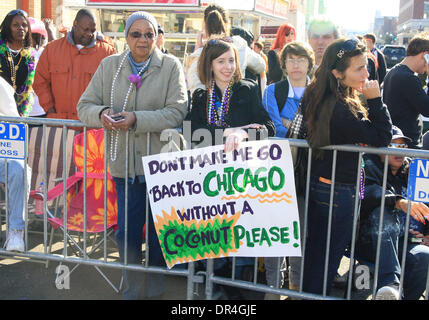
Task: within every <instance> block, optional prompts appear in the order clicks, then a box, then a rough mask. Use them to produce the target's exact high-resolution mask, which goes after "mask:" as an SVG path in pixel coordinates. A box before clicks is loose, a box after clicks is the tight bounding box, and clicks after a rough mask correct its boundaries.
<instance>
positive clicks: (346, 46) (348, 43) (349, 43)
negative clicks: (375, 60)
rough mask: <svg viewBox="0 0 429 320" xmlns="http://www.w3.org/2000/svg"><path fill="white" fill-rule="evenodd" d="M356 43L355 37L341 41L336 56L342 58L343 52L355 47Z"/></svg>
mask: <svg viewBox="0 0 429 320" xmlns="http://www.w3.org/2000/svg"><path fill="white" fill-rule="evenodd" d="M357 44H358V41H357V40H355V39H349V40H347V41H345V42H344V43H343V45H342V46H341V49H340V51H338V53H337V57H338V58H340V59H342V58H343V56H344V54H345V53H347V52H350V51H353V50H354V49H355V48H356V45H357Z"/></svg>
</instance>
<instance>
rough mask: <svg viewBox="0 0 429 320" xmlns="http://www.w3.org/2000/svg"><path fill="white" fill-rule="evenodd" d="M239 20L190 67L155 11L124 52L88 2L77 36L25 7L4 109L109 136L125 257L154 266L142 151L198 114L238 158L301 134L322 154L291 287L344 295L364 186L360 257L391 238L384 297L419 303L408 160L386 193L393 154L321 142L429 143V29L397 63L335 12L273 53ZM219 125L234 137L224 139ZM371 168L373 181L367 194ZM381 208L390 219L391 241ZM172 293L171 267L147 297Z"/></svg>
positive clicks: (427, 254)
mask: <svg viewBox="0 0 429 320" xmlns="http://www.w3.org/2000/svg"><path fill="white" fill-rule="evenodd" d="M229 21H230V20H229V18H228V12H227V11H226V10H224V9H223V8H222V7H220V6H218V5H210V6H208V7H207V8H206V9H205V11H204V23H203V30H201V33H200V34H199V35H198V38H197V41H196V46H195V51H194V52H193V53H192V54H191V55H190V56H189V57H188V59H187V61H186V67H185V68H183V67H182V65H181V63H180V62H179V60H178V59H177V58H176V57H174V56H173V55H171V54H169V53H168V51H167V50H166V49H165V47H164V39H163V35H164V31H163V29H162V27H161V26H160V25H158V22H157V21H156V19H155V18H154V16H152V15H151V14H150V13H148V12H144V11H138V12H134V13H133V14H131V15H130V16H129V17H128V18H127V21H126V24H125V29H124V36H125V40H126V43H127V49H126V50H125V51H124V52H120V53H116V50H115V46H114V44H113V42H112V40H111V39H110V38H108V37H105V36H104V35H102V34H101V33H100V32H98V31H97V30H96V17H95V16H94V15H93V14H92V13H91V12H90V11H89V10H86V9H81V10H79V12H78V13H77V15H76V17H75V20H74V22H73V27H72V29H71V30H70V31H68V32H66V33H65V35H64V36H63V37H60V38H59V39H55V31H54V26H53V25H52V22H51V21H49V20H45V21H43V22H42V21H38V20H36V19H34V18H31V17H28V15H27V13H26V12H24V11H22V10H13V11H11V12H9V13H8V14H7V16H6V18H5V19H4V20H3V22H2V24H1V26H0V29H1V33H0V94H1V102H0V115H3V116H14V117H28V116H32V117H34V116H39V117H49V118H59V119H73V120H80V121H81V122H82V123H84V124H85V125H86V126H88V127H91V128H97V127H103V128H104V129H105V130H106V132H107V140H106V146H107V148H108V153H107V154H108V164H109V170H110V174H111V175H112V176H113V178H114V181H115V188H116V193H117V199H118V229H117V231H116V234H115V235H116V240H117V245H118V251H119V256H120V260H121V261H122V262H123V261H124V257H125V256H126V257H127V262H128V263H133V264H140V263H141V262H142V250H141V249H142V241H143V239H142V230H143V226H144V225H145V223H146V221H145V220H146V212H145V210H146V209H145V208H146V197H143V196H142V195H144V194H146V182H145V177H144V172H143V167H142V163H141V161H137V159H138V158H139V157H141V156H142V155H147V154H157V153H159V152H160V151H161V149H162V146H163V142H162V141H161V139H160V134H161V132H162V131H163V130H165V129H171V128H180V127H181V126H182V125H183V122H184V121H190V123H191V128H192V132H194V131H196V130H201V129H205V130H207V131H208V132H210V134H211V137H212V141H211V142H212V144H216V143H222V144H224V148H225V151H226V152H230V151H232V150H234V149H236V148H237V147H238V145H239V144H240V143H241V142H242V141H244V140H246V139H248V138H249V137H250V136H252V137H256V139H265V138H268V137H274V136H277V137H279V138H290V137H292V134H293V132H294V130H295V129H298V132H300V136H299V137H300V138H303V139H306V140H307V141H308V144H309V146H310V147H311V148H312V149H313V152H312V168H311V177H310V181H311V185H310V196H309V202H308V222H307V225H308V230H307V233H306V234H305V235H302V237H301V238H303V237H306V239H307V241H306V250H305V260H304V274H302V275H301V274H300V269H301V258H289V259H288V263H289V265H290V270H289V272H290V276H289V289H291V290H302V291H304V292H307V293H315V294H329V293H330V290H331V288H332V285H333V282H334V279H335V276H336V274H337V270H338V268H339V265H340V262H341V259H342V257H343V256H344V254H345V252H346V249H347V247H348V246H349V245H350V242H351V239H352V233H353V221H354V218H353V217H354V211H355V202H356V201H355V200H356V199H355V195H356V194H359V195H360V197H359V198H360V199H358V200H359V203H360V207H361V212H360V213H361V219H360V229H361V232H360V233H359V237H358V242H357V252H358V254H359V255H360V256H361V257H363V259H365V260H366V261H370V262H372V263H374V262H375V259H376V257H375V255H376V252H377V239H378V238H379V237H381V239H382V240H381V249H380V257H381V259H380V267H379V274H380V275H381V276H380V277H379V279H380V281H379V282H378V287H377V289H378V290H377V296H376V298H377V299H399V298H404V299H418V298H419V297H420V296H421V295H422V294H423V292H424V290H425V284H426V280H427V279H426V278H427V270H428V266H429V247H428V245H429V233H428V230H427V229H428V228H427V227H426V222H427V220H429V208H428V207H427V206H426V205H425V204H423V203H416V202H412V203H409V200H407V196H406V193H404V188H405V189H406V183H407V179H406V177H407V175H408V171H407V170H408V167H409V163H410V159H408V158H404V157H398V156H389V157H388V162H389V163H388V165H389V173H388V177H387V181H388V183H387V187H386V188H387V189H386V190H382V187H383V166H384V164H383V163H384V161H385V160H386V158H385V157H384V156H378V155H365V156H364V157H363V159H362V161H360V157H359V156H358V154H357V153H351V152H338V153H337V154H334V152H333V151H326V150H322V149H321V148H322V147H324V146H328V145H344V144H347V145H363V146H372V147H392V148H406V147H409V148H414V149H421V148H422V147H423V142H422V141H423V126H422V120H421V115H423V116H429V96H428V93H427V88H426V86H427V84H423V85H422V83H421V81H420V79H419V78H418V77H417V76H416V75H415V73H419V74H427V73H428V70H429V67H428V63H429V34H428V33H420V34H416V35H415V37H414V38H413V39H412V40H411V41H410V43H409V44H408V49H407V57H406V58H405V59H404V60H403V61H402V62H400V63H398V64H397V65H396V66H394V67H393V68H392V69H391V70H386V63H385V60H384V57H383V53H382V52H381V51H380V50H379V49H377V47H376V46H375V44H376V38H375V36H374V35H373V34H365V35H362V36H361V37H354V38H343V37H341V35H340V34H339V31H338V29H337V27H336V25H335V24H334V23H333V22H332V21H330V20H327V19H325V18H320V19H314V21H312V22H311V23H310V24H309V26H308V33H307V38H308V42H300V41H296V38H297V30H296V29H295V28H294V26H292V25H291V24H284V25H281V26H280V27H279V28H278V31H277V34H276V38H275V40H274V41H273V43H272V45H271V47H270V48H269V50H268V52H267V54H266V55H265V53H264V45H263V43H261V42H259V41H257V40H258V39H254V38H253V35H252V34H251V33H249V32H248V31H246V30H243V29H241V28H232V27H231V26H230V24H229ZM148 93H149V94H148ZM297 120H301V121H297ZM292 128H293V129H294V130H292ZM219 132H221V135H222V139H220V140H219V139H216V133H219ZM148 134H150V150H147V135H148ZM127 135H128V137H127ZM126 141H128V145H126ZM193 142H194V143H195V144H196V145H198V143H199V142H201V141H193ZM126 152H128V155H127V154H126ZM334 157H335V163H336V171H335V176H334V177H333V176H332V167H333V162H334ZM126 159H128V168H129V171H128V173H127V172H125V166H124V163H125V161H126ZM0 160H1V162H0V181H1V182H5V180H6V179H5V178H6V177H5V172H4V159H0ZM8 166H9V170H8V171H7V172H8V177H7V180H8V185H9V192H8V201H9V203H10V204H11V205H10V210H9V211H10V217H9V230H8V235H7V239H6V242H5V248H6V250H10V251H21V252H23V251H25V248H24V241H23V237H24V234H23V230H24V219H23V217H24V208H23V206H22V207H21V205H18V204H22V203H24V202H25V201H26V200H27V199H28V192H29V186H26V187H23V186H22V181H23V177H24V163H23V161H21V160H9V161H8ZM28 169H29V172H28V173H27V176H31V168H28ZM357 174H358V176H357ZM359 176H360V179H361V187H360V189H359V190H356V179H357V178H358V177H359ZM333 180H335V186H334V198H333V203H334V205H333V207H332V208H330V207H329V203H330V192H331V191H330V190H331V184H332V183H333ZM17 181H18V183H16V182H17ZM13 182H15V183H13ZM126 193H127V194H128V198H127V199H125V194H126ZM297 193H298V195H297V196H298V198H299V199H300V200H299V201H298V202H299V204H298V208H299V214H300V219H302V213H303V211H304V210H303V203H302V202H303V194H302V192H301V191H300V190H298V189H297ZM382 197H384V199H382ZM18 199H24V201H19V200H18ZM382 200H383V201H384V202H385V204H386V205H385V206H382V207H383V208H384V212H381V208H380V203H381V202H382ZM126 205H128V207H127V208H125V206H126ZM408 207H410V208H411V210H410V214H411V219H412V222H413V223H412V224H410V226H411V227H412V230H409V232H410V235H411V236H410V239H413V242H410V243H409V245H408V246H407V247H406V255H407V260H406V261H407V264H406V268H405V277H404V279H405V280H404V287H403V288H404V290H403V292H399V281H400V278H401V264H400V263H399V261H400V260H401V254H402V248H403V239H404V234H405V233H406V232H408V230H405V225H404V223H403V217H405V216H406V213H407V208H408ZM330 209H332V210H330ZM149 210H150V207H149ZM125 212H127V213H128V217H127V218H125ZM380 214H384V216H385V221H387V223H386V224H385V225H384V226H383V229H382V233H381V234H379V226H378V221H379V216H380ZM330 216H331V219H332V220H331V221H329V217H330ZM148 217H149V221H148V228H147V230H148V232H149V249H150V261H149V264H150V265H154V266H165V261H164V258H163V255H162V252H161V248H160V245H159V241H158V240H157V235H156V232H155V228H154V226H153V220H152V215H151V214H149V215H148ZM127 223H128V225H126V224H127ZM301 225H302V221H301ZM328 229H330V233H329V234H330V235H331V238H330V239H327V238H326V234H327V232H326V230H328ZM302 231H303V230H302V229H301V232H302ZM126 235H127V238H125V237H126ZM326 243H329V247H328V248H327V245H326ZM125 250H126V251H125ZM328 252H329V257H328V260H327V261H328V263H327V264H326V263H325V261H326V254H327V253H328ZM279 259H280V262H281V263H279ZM264 261H265V267H266V280H267V284H268V285H269V286H272V287H276V286H279V282H280V279H281V276H280V272H281V271H280V268H279V267H280V265H283V264H284V262H285V258H284V257H279V258H278V259H277V258H265V259H264ZM325 266H327V268H328V270H325ZM325 274H326V275H325ZM301 278H303V281H302V288H300V279H301ZM123 280H124V290H123V297H124V299H138V298H139V297H140V292H141V288H142V273H141V272H137V271H127V270H124V271H123ZM164 286H165V279H164V276H162V275H157V274H151V275H150V276H149V277H147V279H146V290H147V295H149V296H150V295H158V294H160V293H161V292H162V290H163V287H164ZM148 292H149V293H148ZM267 298H272V295H271V296H269V295H267Z"/></svg>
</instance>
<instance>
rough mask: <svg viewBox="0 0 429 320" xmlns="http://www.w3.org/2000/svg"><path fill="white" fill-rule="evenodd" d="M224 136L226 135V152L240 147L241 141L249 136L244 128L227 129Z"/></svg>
mask: <svg viewBox="0 0 429 320" xmlns="http://www.w3.org/2000/svg"><path fill="white" fill-rule="evenodd" d="M223 136H224V137H226V141H225V148H224V150H225V152H231V151H232V150H235V149H237V148H238V145H239V144H240V142H241V141H243V140H244V139H246V138H247V132H246V131H245V130H243V129H242V128H228V129H225V131H224V133H223Z"/></svg>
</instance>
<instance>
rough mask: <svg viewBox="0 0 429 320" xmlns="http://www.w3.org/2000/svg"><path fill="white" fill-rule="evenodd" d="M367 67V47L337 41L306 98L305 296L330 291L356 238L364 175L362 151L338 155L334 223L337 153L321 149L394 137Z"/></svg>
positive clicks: (377, 144) (351, 41)
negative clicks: (356, 211) (308, 178)
mask: <svg viewBox="0 0 429 320" xmlns="http://www.w3.org/2000/svg"><path fill="white" fill-rule="evenodd" d="M366 66H367V54H366V48H365V46H364V45H363V44H362V43H361V42H359V41H358V40H355V39H348V40H346V39H339V40H337V41H335V42H334V43H332V44H331V45H330V46H329V47H328V48H327V49H326V52H325V54H324V56H323V59H322V63H321V65H320V66H319V68H318V69H317V70H316V72H315V78H314V79H313V81H312V82H311V83H310V85H309V86H308V87H307V89H306V91H305V94H304V97H303V99H302V107H303V110H304V120H305V124H306V127H307V133H308V136H307V141H308V143H309V145H310V147H312V148H313V158H312V168H311V169H312V170H311V185H310V199H309V207H308V214H309V216H308V233H307V242H306V250H305V257H304V259H305V263H304V282H303V290H304V291H305V292H312V293H317V294H320V293H322V292H323V293H329V290H330V288H331V285H332V282H333V279H334V276H335V274H336V271H337V269H338V267H339V264H340V261H341V258H342V256H343V254H344V251H345V249H346V246H347V245H348V244H349V243H350V240H351V236H352V228H353V213H354V205H355V199H354V198H355V193H356V181H357V177H358V174H359V173H361V174H362V173H363V172H362V171H363V166H362V163H359V157H358V154H357V153H355V152H338V154H337V157H336V170H335V182H334V200H333V208H332V221H328V220H329V219H328V217H329V203H330V192H331V184H332V183H333V182H332V180H333V177H332V164H333V161H334V156H333V154H334V153H333V151H326V150H321V149H319V148H321V147H323V146H328V145H343V144H349V145H350V144H368V145H371V146H374V147H386V146H388V145H389V143H390V139H391V138H392V133H391V130H392V123H391V119H390V115H389V112H388V111H387V108H386V106H385V105H384V104H383V102H382V100H381V97H380V89H379V85H378V82H377V81H369V80H368V71H367V68H366ZM360 93H361V94H363V96H364V97H365V98H366V99H365V100H366V103H365V104H367V106H364V105H363V103H362V101H361V99H359V94H360ZM360 171H361V172H360ZM361 176H362V177H363V174H362V175H361ZM361 185H363V181H361ZM360 191H361V192H362V190H360ZM329 223H331V238H330V242H329V243H330V246H329V262H328V270H324V269H325V268H324V266H325V255H326V252H327V248H326V247H327V240H328V239H327V230H328V224H329ZM325 272H327V283H326V284H327V285H326V286H324V279H325Z"/></svg>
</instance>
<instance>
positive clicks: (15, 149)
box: [0, 122, 27, 160]
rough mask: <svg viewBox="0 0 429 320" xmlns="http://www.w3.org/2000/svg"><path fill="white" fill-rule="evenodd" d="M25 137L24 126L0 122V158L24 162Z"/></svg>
mask: <svg viewBox="0 0 429 320" xmlns="http://www.w3.org/2000/svg"><path fill="white" fill-rule="evenodd" d="M25 137H26V126H25V124H22V123H1V122H0V158H9V159H21V160H25V158H26V150H27V148H26V140H25Z"/></svg>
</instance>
